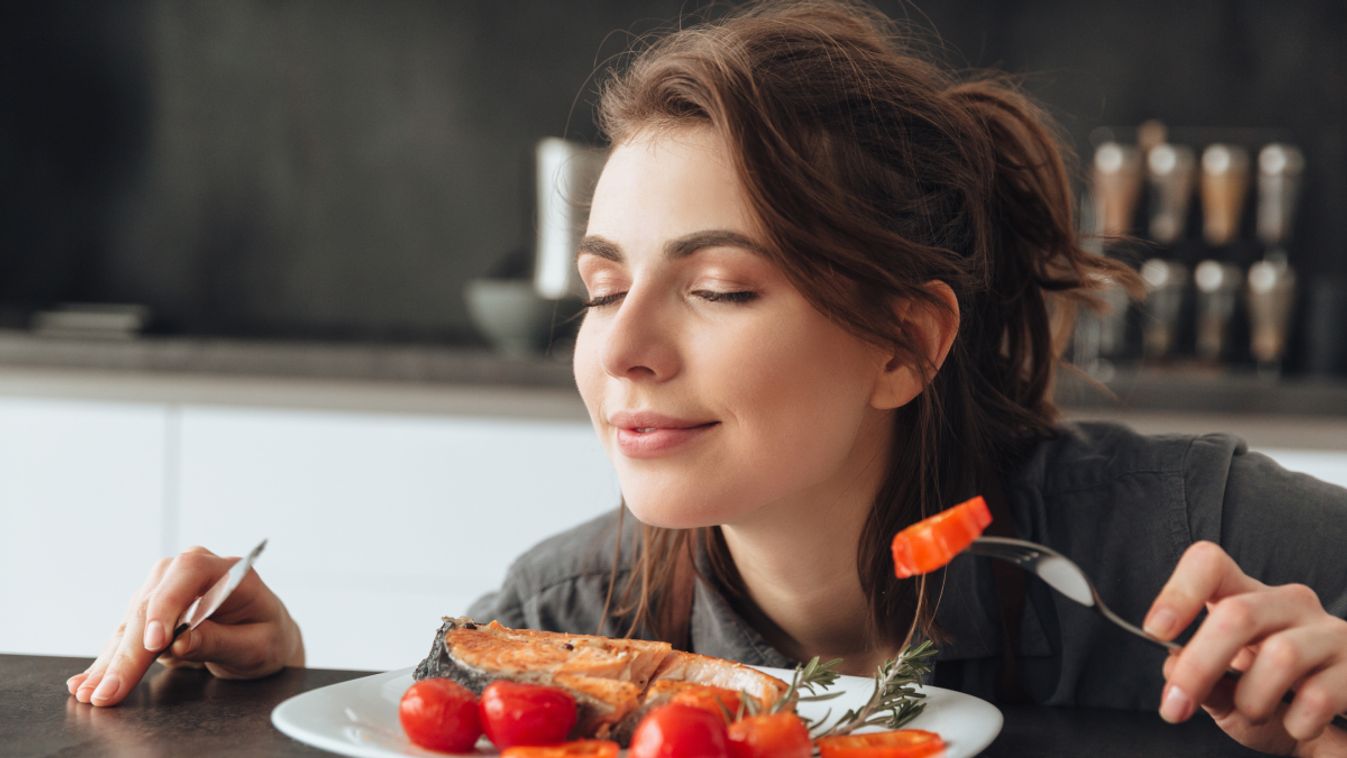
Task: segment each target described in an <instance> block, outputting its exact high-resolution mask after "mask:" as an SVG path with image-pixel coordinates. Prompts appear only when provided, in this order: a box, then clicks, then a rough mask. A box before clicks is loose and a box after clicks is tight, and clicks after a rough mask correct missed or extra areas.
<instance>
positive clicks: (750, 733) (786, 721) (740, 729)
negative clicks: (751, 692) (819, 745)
mask: <svg viewBox="0 0 1347 758" xmlns="http://www.w3.org/2000/svg"><path fill="white" fill-rule="evenodd" d="M729 734H730V758H809V756H810V755H812V754H813V753H814V743H813V742H811V741H810V739H809V729H807V728H806V727H805V725H804V722H803V721H801V720H800V717H799V716H796V715H795V714H793V713H773V714H770V715H767V716H746V717H744V718H741V719H739V720H738V721H736V722H734V723H733V724H730V728H729Z"/></svg>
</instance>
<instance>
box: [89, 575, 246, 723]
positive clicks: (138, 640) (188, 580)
mask: <svg viewBox="0 0 1347 758" xmlns="http://www.w3.org/2000/svg"><path fill="white" fill-rule="evenodd" d="M229 564H230V561H228V560H225V559H222V558H219V557H217V556H214V555H213V554H211V553H210V552H209V551H208V550H206V549H205V548H192V549H190V550H188V551H186V552H184V553H182V554H181V555H179V556H177V557H176V558H173V559H163V560H161V561H159V562H157V563H156V564H155V566H154V568H153V569H152V570H151V571H150V575H149V576H148V577H147V578H146V581H145V583H144V584H143V585H142V586H141V588H140V590H139V591H138V592H137V593H136V595H135V596H134V597H133V598H132V600H131V605H130V607H129V608H128V609H127V612H126V615H125V616H124V617H123V619H122V623H121V624H120V625H119V626H118V627H117V630H116V632H114V633H113V635H112V638H111V639H110V640H109V641H108V643H107V645H106V646H104V648H103V651H102V652H101V653H100V654H99V656H98V658H97V659H95V661H94V663H93V665H92V666H90V667H89V669H88V670H87V671H86V672H84V673H82V674H79V675H76V676H75V677H71V679H70V680H68V681H67V688H69V689H71V690H72V694H73V695H74V696H75V699H76V700H77V701H79V702H81V703H91V704H93V705H95V706H110V705H116V704H117V703H119V702H121V701H122V700H123V699H125V697H126V696H127V695H128V694H130V692H131V691H132V690H133V689H134V688H135V685H136V683H137V682H139V681H140V679H141V677H143V676H144V675H145V672H146V670H148V669H149V667H150V665H151V664H153V663H154V660H155V658H156V656H157V655H158V653H159V652H160V648H161V647H162V645H163V644H164V643H167V641H168V638H167V633H166V632H164V636H163V639H162V641H160V640H154V641H159V642H160V644H159V645H158V646H156V647H154V648H153V649H147V647H146V645H145V642H146V637H147V636H149V637H155V636H156V635H158V634H159V633H160V632H163V631H164V628H165V627H169V628H171V625H172V624H173V623H175V622H176V620H177V618H178V616H179V615H181V613H182V612H183V610H185V608H186V606H187V605H189V604H190V602H191V601H192V600H193V599H194V598H195V597H196V594H199V593H200V591H204V590H205V589H206V588H207V587H209V586H210V584H211V583H212V582H213V581H214V580H215V579H217V578H218V577H219V575H220V574H222V573H224V571H225V570H226V569H227V567H228V565H229ZM190 588H198V589H197V591H196V594H192V590H191V589H190ZM161 592H166V593H167V594H166V595H164V594H161ZM184 593H187V597H186V599H183V595H184ZM175 605H176V607H175ZM151 609H153V610H151ZM152 614H153V615H152ZM165 618H167V619H169V620H168V621H165V620H164V619H165ZM151 621H155V622H157V626H158V627H159V629H158V630H156V631H154V632H152V633H151V634H147V626H148V625H149V623H150V622H151Z"/></svg>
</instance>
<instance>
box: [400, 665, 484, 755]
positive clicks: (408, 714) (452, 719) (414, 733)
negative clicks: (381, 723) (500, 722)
mask: <svg viewBox="0 0 1347 758" xmlns="http://www.w3.org/2000/svg"><path fill="white" fill-rule="evenodd" d="M398 721H401V722H402V730H403V731H404V732H406V733H407V738H408V739H410V740H411V741H412V742H414V743H415V744H417V745H420V746H421V747H424V748H429V749H431V750H444V751H446V752H450V753H466V752H467V751H469V750H472V746H473V745H475V744H477V738H478V737H481V736H482V727H481V722H480V720H479V718H478V715H477V697H476V696H475V695H473V694H472V691H471V690H469V689H468V688H467V687H464V686H463V685H461V684H459V683H458V682H452V681H450V680H448V679H422V680H421V681H419V682H417V683H415V684H413V685H412V686H410V687H408V688H407V691H406V692H405V693H403V695H402V701H401V702H400V703H398Z"/></svg>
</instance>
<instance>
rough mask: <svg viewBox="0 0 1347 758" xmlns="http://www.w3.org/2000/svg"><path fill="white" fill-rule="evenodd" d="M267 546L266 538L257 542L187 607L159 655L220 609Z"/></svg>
mask: <svg viewBox="0 0 1347 758" xmlns="http://www.w3.org/2000/svg"><path fill="white" fill-rule="evenodd" d="M266 546H267V541H266V540H262V541H261V542H259V543H257V547H255V548H253V549H252V550H251V551H249V553H248V554H247V555H245V556H243V558H241V559H239V560H237V561H235V562H234V565H233V566H230V567H229V571H227V572H225V575H224V576H222V577H220V578H219V579H218V580H217V581H216V582H215V584H213V585H211V588H210V589H208V590H206V594H204V595H202V596H201V597H199V598H197V599H196V600H195V601H193V602H192V604H191V605H190V606H188V607H187V612H186V613H184V614H182V618H181V619H180V620H179V621H178V625H177V626H175V627H174V628H173V636H172V637H171V638H170V639H169V641H168V644H167V645H165V646H164V649H163V650H161V651H160V652H159V655H163V654H164V653H166V652H168V650H169V648H172V647H173V643H174V642H176V641H177V639H178V637H180V636H182V633H183V632H185V631H187V630H189V629H195V628H197V627H198V626H200V625H201V622H202V621H205V620H206V619H208V618H210V616H211V614H212V613H215V611H217V610H219V608H220V606H221V605H223V604H224V601H225V600H227V599H228V598H229V596H230V595H232V594H233V593H234V590H235V589H237V588H238V586H239V585H240V584H242V583H243V577H245V576H247V575H248V571H249V569H251V568H252V567H253V562H254V561H256V560H257V556H259V555H261V554H262V549H263V548H265V547H266Z"/></svg>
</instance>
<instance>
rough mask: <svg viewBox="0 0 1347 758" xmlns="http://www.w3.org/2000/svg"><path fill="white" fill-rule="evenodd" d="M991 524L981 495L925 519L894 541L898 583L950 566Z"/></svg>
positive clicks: (990, 515) (894, 567)
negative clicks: (900, 580)
mask: <svg viewBox="0 0 1347 758" xmlns="http://www.w3.org/2000/svg"><path fill="white" fill-rule="evenodd" d="M991 522H992V514H991V511H989V510H987V502H986V501H985V500H983V499H982V496H981V495H979V496H977V497H975V498H973V499H972V500H969V501H967V502H963V503H959V504H958V505H956V506H954V507H953V508H949V509H946V510H943V511H941V512H939V513H937V514H935V515H934V516H931V517H930V518H925V519H922V520H921V521H918V522H917V523H915V524H913V525H912V526H909V527H908V528H906V529H904V530H902V531H901V532H899V533H898V534H896V535H894V538H893V573H894V574H896V575H897V576H898V578H899V579H906V578H908V577H909V576H916V575H917V574H925V573H928V572H931V571H935V570H936V569H938V568H940V567H941V566H944V565H945V564H946V563H949V562H950V560H951V559H952V558H954V556H956V555H958V554H959V553H960V552H962V551H963V549H964V548H966V547H968V546H969V545H971V544H973V540H975V539H977V538H978V537H979V536H981V534H982V530H983V529H986V528H987V525H988V524H990V523H991Z"/></svg>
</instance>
